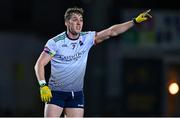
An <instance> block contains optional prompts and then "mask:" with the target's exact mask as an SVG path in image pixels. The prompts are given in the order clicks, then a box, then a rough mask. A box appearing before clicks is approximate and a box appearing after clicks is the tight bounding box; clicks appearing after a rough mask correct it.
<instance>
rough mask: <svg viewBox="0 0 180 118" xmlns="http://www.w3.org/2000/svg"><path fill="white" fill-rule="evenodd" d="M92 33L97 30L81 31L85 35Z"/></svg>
mask: <svg viewBox="0 0 180 118" xmlns="http://www.w3.org/2000/svg"><path fill="white" fill-rule="evenodd" d="M91 33H95V31H83V32H80V35H81V36H84V35H88V34H91Z"/></svg>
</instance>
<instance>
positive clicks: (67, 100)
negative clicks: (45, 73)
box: [48, 91, 84, 108]
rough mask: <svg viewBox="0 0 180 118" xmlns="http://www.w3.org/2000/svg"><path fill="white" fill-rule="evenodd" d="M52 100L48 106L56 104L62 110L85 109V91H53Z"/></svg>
mask: <svg viewBox="0 0 180 118" xmlns="http://www.w3.org/2000/svg"><path fill="white" fill-rule="evenodd" d="M52 96H53V97H52V99H51V101H50V102H49V103H48V104H55V105H57V106H60V107H62V108H84V94H83V91H78V92H63V91H52Z"/></svg>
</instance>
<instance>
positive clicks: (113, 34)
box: [109, 27, 118, 37]
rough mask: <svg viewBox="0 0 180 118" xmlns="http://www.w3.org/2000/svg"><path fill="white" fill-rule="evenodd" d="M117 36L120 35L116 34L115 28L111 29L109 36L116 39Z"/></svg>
mask: <svg viewBox="0 0 180 118" xmlns="http://www.w3.org/2000/svg"><path fill="white" fill-rule="evenodd" d="M117 35H118V33H117V32H116V30H115V29H114V28H113V27H111V28H110V30H109V36H110V37H114V36H117Z"/></svg>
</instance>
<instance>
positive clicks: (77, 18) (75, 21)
mask: <svg viewBox="0 0 180 118" xmlns="http://www.w3.org/2000/svg"><path fill="white" fill-rule="evenodd" d="M65 25H66V26H67V29H68V30H69V32H70V33H72V34H73V35H77V34H79V33H80V32H81V30H82V27H83V17H82V15H81V14H75V13H73V14H72V16H71V18H70V19H69V20H67V21H66V22H65Z"/></svg>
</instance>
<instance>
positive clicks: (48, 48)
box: [44, 39, 57, 56]
mask: <svg viewBox="0 0 180 118" xmlns="http://www.w3.org/2000/svg"><path fill="white" fill-rule="evenodd" d="M56 50H57V46H56V43H55V41H54V40H53V39H50V40H48V42H47V43H46V45H45V47H44V51H45V52H46V53H48V54H49V55H51V56H54V55H55V54H56Z"/></svg>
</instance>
